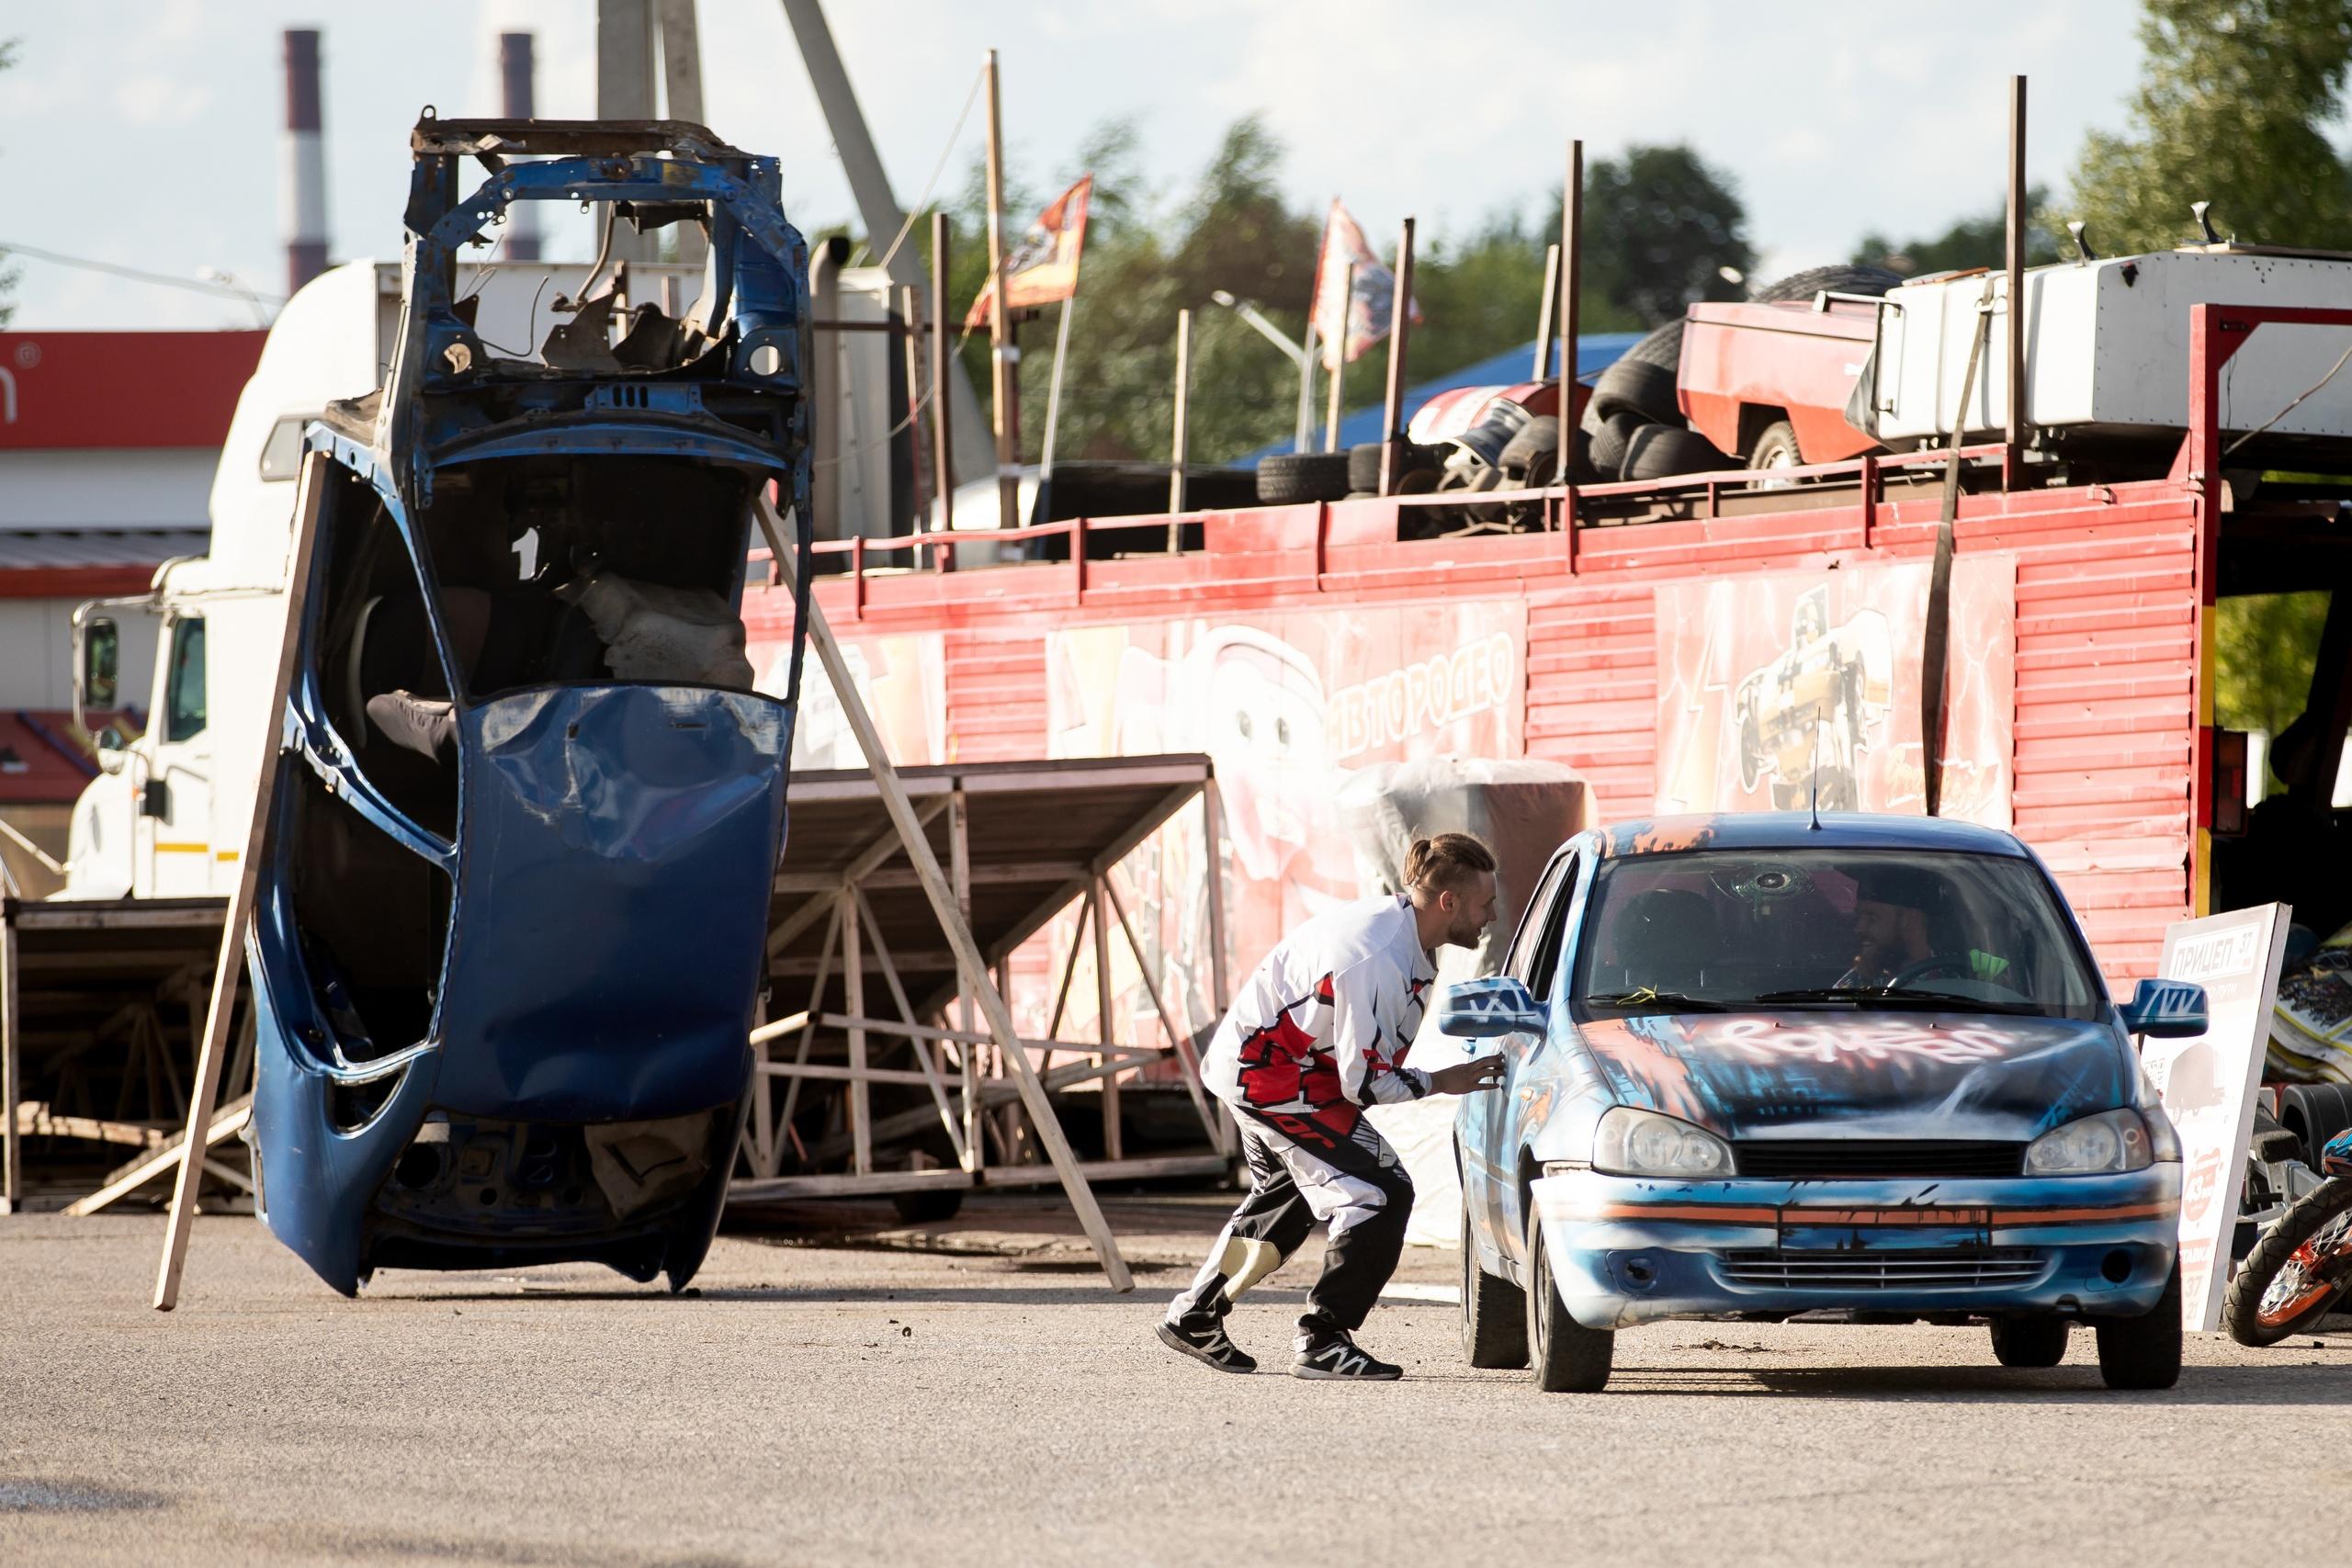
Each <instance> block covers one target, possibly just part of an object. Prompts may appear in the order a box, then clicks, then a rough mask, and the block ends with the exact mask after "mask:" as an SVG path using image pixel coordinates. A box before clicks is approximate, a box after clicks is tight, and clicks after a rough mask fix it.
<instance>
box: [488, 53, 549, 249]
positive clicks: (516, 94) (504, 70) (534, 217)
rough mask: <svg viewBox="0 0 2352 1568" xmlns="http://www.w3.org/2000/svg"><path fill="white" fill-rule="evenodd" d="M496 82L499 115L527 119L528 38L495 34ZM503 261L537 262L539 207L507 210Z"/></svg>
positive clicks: (531, 205)
mask: <svg viewBox="0 0 2352 1568" xmlns="http://www.w3.org/2000/svg"><path fill="white" fill-rule="evenodd" d="M498 80H499V82H500V83H501V84H502V85H503V88H504V91H505V102H504V105H503V107H502V108H501V109H500V110H499V113H500V114H501V115H502V116H503V117H504V118H507V119H529V118H531V117H532V116H533V114H534V113H536V112H537V111H536V110H535V109H534V108H533V107H532V105H531V35H530V34H529V33H501V34H499V35H498ZM506 259H507V260H508V261H518V262H529V261H537V260H538V259H539V204H538V203H537V202H536V201H518V202H516V203H515V204H514V205H513V206H512V207H509V208H508V209H506Z"/></svg>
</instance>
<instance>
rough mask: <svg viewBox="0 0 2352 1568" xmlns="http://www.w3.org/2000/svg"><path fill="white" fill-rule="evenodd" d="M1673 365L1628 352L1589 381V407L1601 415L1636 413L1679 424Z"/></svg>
mask: <svg viewBox="0 0 2352 1568" xmlns="http://www.w3.org/2000/svg"><path fill="white" fill-rule="evenodd" d="M1674 377H1675V373H1674V367H1672V366H1668V365H1652V364H1650V363H1648V362H1647V361H1645V360H1640V359H1635V358H1634V357H1633V356H1632V355H1627V356H1626V357H1624V358H1623V359H1621V360H1619V361H1617V362H1616V363H1615V364H1614V365H1611V367H1609V368H1608V369H1606V370H1603V371H1602V372H1601V373H1600V378H1599V379H1597V380H1595V381H1594V382H1593V384H1592V405H1591V406H1592V407H1593V408H1594V409H1596V410H1598V411H1599V412H1600V418H1602V419H1607V418H1608V417H1609V416H1610V415H1611V414H1612V413H1636V414H1639V415H1641V416H1642V418H1644V419H1645V420H1649V421H1653V422H1655V423H1659V424H1670V425H1674V426H1676V427H1678V428H1679V426H1680V425H1681V423H1682V405H1681V403H1680V402H1679V400H1677V399H1676V397H1675V393H1674Z"/></svg>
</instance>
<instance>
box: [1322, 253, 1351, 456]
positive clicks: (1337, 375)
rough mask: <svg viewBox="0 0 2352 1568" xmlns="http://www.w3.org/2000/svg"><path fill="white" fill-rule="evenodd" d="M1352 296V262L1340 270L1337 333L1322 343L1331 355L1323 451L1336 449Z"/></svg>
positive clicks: (1324, 415)
mask: <svg viewBox="0 0 2352 1568" xmlns="http://www.w3.org/2000/svg"><path fill="white" fill-rule="evenodd" d="M1355 297H1356V264H1355V263H1353V262H1350V263H1348V264H1347V265H1345V266H1343V267H1341V268H1340V335H1339V336H1338V337H1336V338H1334V339H1332V340H1331V341H1330V342H1329V343H1327V344H1324V345H1323V348H1324V352H1325V353H1327V354H1329V355H1330V356H1331V389H1330V393H1329V398H1328V400H1327V401H1326V403H1325V406H1324V410H1323V450H1325V451H1326V452H1336V451H1338V450H1339V449H1340V395H1341V389H1342V386H1343V385H1344V383H1345V382H1346V381H1347V378H1348V359H1347V355H1348V308H1349V307H1350V306H1351V304H1353V303H1354V301H1355Z"/></svg>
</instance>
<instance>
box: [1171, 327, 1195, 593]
mask: <svg viewBox="0 0 2352 1568" xmlns="http://www.w3.org/2000/svg"><path fill="white" fill-rule="evenodd" d="M1192 396H1193V312H1192V311H1190V310H1179V311H1177V312H1176V427H1175V430H1174V432H1173V433H1172V434H1171V437H1170V442H1169V447H1168V510H1169V512H1170V517H1169V519H1168V553H1169V554H1170V555H1171V556H1172V555H1174V554H1175V553H1176V549H1177V546H1178V543H1179V541H1180V536H1181V533H1182V528H1181V526H1180V525H1179V524H1178V523H1177V521H1176V519H1175V517H1174V515H1173V513H1180V512H1182V511H1183V510H1184V461H1185V453H1184V447H1185V438H1186V436H1187V434H1189V433H1188V431H1187V429H1186V426H1187V424H1188V423H1189V422H1190V416H1191V412H1192Z"/></svg>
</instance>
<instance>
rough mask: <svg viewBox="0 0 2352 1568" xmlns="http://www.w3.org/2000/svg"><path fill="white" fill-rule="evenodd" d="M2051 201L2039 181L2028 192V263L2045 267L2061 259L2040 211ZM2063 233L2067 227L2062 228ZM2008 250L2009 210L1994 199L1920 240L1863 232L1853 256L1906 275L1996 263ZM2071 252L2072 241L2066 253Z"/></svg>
mask: <svg viewBox="0 0 2352 1568" xmlns="http://www.w3.org/2000/svg"><path fill="white" fill-rule="evenodd" d="M2049 205H2050V193H2049V192H2048V191H2047V190H2045V189H2043V188H2042V187H2041V186H2033V187H2031V188H2030V189H2029V190H2028V191H2027V192H2026V197H2025V209H2026V214H2027V218H2026V226H2025V265H2028V266H2042V265H2047V264H2049V263H2051V262H2054V261H2057V260H2059V259H2060V255H2059V250H2058V243H2057V240H2056V239H2055V237H2054V236H2053V235H2052V232H2051V231H2050V229H2049V227H2048V225H2047V224H2046V223H2045V222H2043V221H2042V220H2041V219H2040V218H2039V217H2038V216H2037V215H2038V214H2041V212H2042V211H2043V210H2044V209H2046V208H2048V206H2049ZM2061 232H2063V230H2062V231H2061ZM2008 254H2009V239H2008V211H2007V202H2006V201H2003V200H1999V199H1996V200H1995V201H1994V203H1993V205H1992V207H1991V209H1989V210H1987V211H1985V212H1983V213H1981V214H1979V215H1977V216H1976V217H1973V218H1959V219H1955V220H1953V221H1952V225H1951V228H1949V229H1946V230H1945V231H1943V232H1942V233H1940V234H1936V235H1923V236H1921V237H1920V238H1918V239H1916V240H1905V241H1901V242H1897V241H1894V240H1890V239H1888V238H1887V237H1886V236H1885V235H1883V234H1876V233H1872V234H1865V235H1863V236H1862V243H1860V245H1858V246H1856V247H1855V250H1854V259H1855V260H1856V261H1858V262H1860V263H1861V264H1863V265H1866V266H1883V267H1885V268H1886V269H1887V270H1888V271H1890V272H1899V273H1901V274H1902V275H1903V276H1905V277H1918V276H1924V275H1926V274H1928V273H1937V272H1960V271H1964V270H1965V269H1967V268H1969V267H1972V266H1989V267H1998V266H2001V265H2006V264H2007V260H2008ZM2066 254H2068V255H2072V254H2073V247H2072V243H2071V242H2069V244H2068V249H2067V253H2066Z"/></svg>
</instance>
